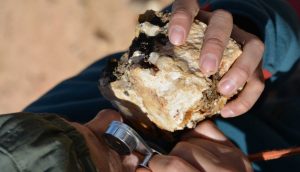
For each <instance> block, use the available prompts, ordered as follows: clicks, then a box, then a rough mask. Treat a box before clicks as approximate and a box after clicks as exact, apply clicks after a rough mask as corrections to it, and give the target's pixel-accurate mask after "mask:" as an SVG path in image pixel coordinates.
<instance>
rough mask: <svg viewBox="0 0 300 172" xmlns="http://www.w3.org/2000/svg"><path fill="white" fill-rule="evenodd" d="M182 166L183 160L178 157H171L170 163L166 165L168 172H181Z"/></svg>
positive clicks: (169, 158)
mask: <svg viewBox="0 0 300 172" xmlns="http://www.w3.org/2000/svg"><path fill="white" fill-rule="evenodd" d="M182 166H184V162H183V159H181V158H179V157H177V156H169V157H168V161H167V162H166V164H165V168H166V171H172V172H180V171H181V170H180V169H181V168H182Z"/></svg>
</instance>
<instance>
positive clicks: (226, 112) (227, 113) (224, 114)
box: [221, 107, 237, 118]
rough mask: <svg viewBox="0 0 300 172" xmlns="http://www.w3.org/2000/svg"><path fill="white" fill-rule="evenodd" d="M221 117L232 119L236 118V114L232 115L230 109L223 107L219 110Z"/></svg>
mask: <svg viewBox="0 0 300 172" xmlns="http://www.w3.org/2000/svg"><path fill="white" fill-rule="evenodd" d="M221 116H222V117H223V118H232V117H236V116H237V114H236V113H234V112H233V111H232V110H231V109H230V108H228V107H224V108H223V109H222V110H221Z"/></svg>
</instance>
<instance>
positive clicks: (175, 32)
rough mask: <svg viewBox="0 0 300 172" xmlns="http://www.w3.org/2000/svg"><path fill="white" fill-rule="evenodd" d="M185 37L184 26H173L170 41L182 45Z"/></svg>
mask: <svg viewBox="0 0 300 172" xmlns="http://www.w3.org/2000/svg"><path fill="white" fill-rule="evenodd" d="M183 39H184V30H183V28H182V27H179V26H173V27H172V28H171V30H170V41H171V42H172V43H173V44H174V45H180V44H182V42H183Z"/></svg>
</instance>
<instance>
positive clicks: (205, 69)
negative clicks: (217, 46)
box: [199, 53, 219, 76]
mask: <svg viewBox="0 0 300 172" xmlns="http://www.w3.org/2000/svg"><path fill="white" fill-rule="evenodd" d="M218 65H219V62H218V57H217V56H216V55H214V54H212V53H207V54H204V55H202V56H201V57H200V62H199V67H200V70H201V72H202V73H203V74H204V75H206V76H211V75H213V74H215V73H216V72H217V70H218Z"/></svg>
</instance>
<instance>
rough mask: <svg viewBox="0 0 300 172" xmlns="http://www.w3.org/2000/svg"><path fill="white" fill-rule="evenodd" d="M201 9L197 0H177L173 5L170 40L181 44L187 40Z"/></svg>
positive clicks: (169, 30) (175, 43) (169, 31)
mask: <svg viewBox="0 0 300 172" xmlns="http://www.w3.org/2000/svg"><path fill="white" fill-rule="evenodd" d="M198 11H199V5H198V2H197V0H176V1H175V2H174V3H173V6H172V16H171V19H170V22H169V29H168V35H169V39H170V42H171V43H172V44H174V45H181V44H183V43H184V42H185V40H186V38H187V35H188V33H189V31H190V28H191V25H192V22H193V20H194V17H195V16H196V15H197V13H198Z"/></svg>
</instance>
